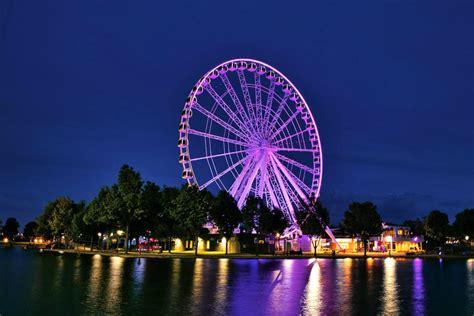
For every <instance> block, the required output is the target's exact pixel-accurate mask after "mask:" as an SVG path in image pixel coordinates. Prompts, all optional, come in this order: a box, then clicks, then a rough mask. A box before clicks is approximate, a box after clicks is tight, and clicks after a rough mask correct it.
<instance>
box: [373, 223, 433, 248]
mask: <svg viewBox="0 0 474 316" xmlns="http://www.w3.org/2000/svg"><path fill="white" fill-rule="evenodd" d="M382 225H383V232H382V235H381V236H378V237H373V238H371V240H372V241H373V243H374V245H373V250H374V251H390V252H420V251H423V242H424V237H423V236H421V235H420V236H417V235H414V234H413V232H412V231H411V229H410V227H407V226H399V225H390V224H385V223H384V224H382Z"/></svg>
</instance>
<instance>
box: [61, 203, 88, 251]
mask: <svg viewBox="0 0 474 316" xmlns="http://www.w3.org/2000/svg"><path fill="white" fill-rule="evenodd" d="M87 211H88V210H87V207H86V203H85V202H84V201H81V202H80V203H78V204H76V212H75V214H74V215H73V217H72V221H71V224H70V226H69V227H67V228H66V230H65V232H66V235H67V236H69V237H71V238H72V239H73V240H74V242H75V243H79V242H81V241H84V240H88V239H89V238H91V240H92V238H93V232H92V228H91V227H90V226H91V224H88V223H86V221H85V220H84V218H85V215H86V214H87ZM91 250H92V247H91Z"/></svg>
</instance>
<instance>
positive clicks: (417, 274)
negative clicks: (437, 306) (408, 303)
mask: <svg viewBox="0 0 474 316" xmlns="http://www.w3.org/2000/svg"><path fill="white" fill-rule="evenodd" d="M412 297H413V299H412V302H413V313H414V314H415V315H424V314H425V286H424V284H423V260H421V259H419V258H417V259H414V260H413V293H412Z"/></svg>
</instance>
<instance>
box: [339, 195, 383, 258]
mask: <svg viewBox="0 0 474 316" xmlns="http://www.w3.org/2000/svg"><path fill="white" fill-rule="evenodd" d="M342 226H343V228H344V230H345V231H346V232H347V233H349V234H351V235H353V236H356V235H359V236H360V238H361V239H362V243H363V244H364V257H366V256H367V243H368V241H369V238H370V237H371V236H377V235H380V234H381V233H382V219H381V218H380V215H379V213H378V212H377V207H376V206H375V205H374V204H373V203H371V202H364V203H359V202H354V203H351V204H349V207H348V209H347V211H346V212H345V213H344V219H343V220H342Z"/></svg>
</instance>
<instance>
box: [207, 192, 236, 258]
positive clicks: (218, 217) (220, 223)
mask: <svg viewBox="0 0 474 316" xmlns="http://www.w3.org/2000/svg"><path fill="white" fill-rule="evenodd" d="M215 202H216V205H215V207H214V208H213V209H212V212H211V219H212V220H213V221H214V223H215V224H216V225H217V227H219V232H220V233H221V234H222V235H223V236H224V237H225V254H226V255H227V254H228V246H229V239H230V238H231V237H232V235H233V234H234V229H235V228H237V226H238V225H239V223H240V221H241V220H242V213H241V212H240V210H239V207H238V206H237V202H236V201H235V199H234V198H233V197H232V195H230V194H229V193H228V192H227V191H223V190H222V191H219V193H218V194H217V197H216V200H215Z"/></svg>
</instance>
